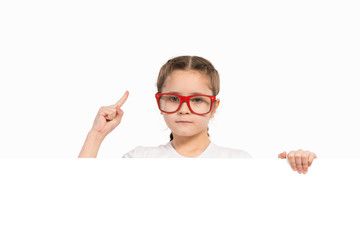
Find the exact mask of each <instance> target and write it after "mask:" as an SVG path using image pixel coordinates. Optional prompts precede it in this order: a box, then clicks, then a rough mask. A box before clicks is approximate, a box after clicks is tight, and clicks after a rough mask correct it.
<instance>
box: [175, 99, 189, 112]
mask: <svg viewBox="0 0 360 240" xmlns="http://www.w3.org/2000/svg"><path fill="white" fill-rule="evenodd" d="M184 106H185V107H184ZM190 112H191V111H190V109H189V106H188V103H187V102H185V101H184V102H182V104H181V106H180V109H179V111H178V113H179V114H189V113H190Z"/></svg>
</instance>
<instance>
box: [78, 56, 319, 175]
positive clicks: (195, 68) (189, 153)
mask: <svg viewBox="0 0 360 240" xmlns="http://www.w3.org/2000/svg"><path fill="white" fill-rule="evenodd" d="M157 90H158V92H157V94H156V95H155V98H156V101H157V103H158V107H159V110H160V112H161V114H162V115H163V117H164V120H165V122H166V124H167V126H168V127H169V129H170V130H171V134H170V141H169V142H168V143H167V144H165V145H160V146H157V147H137V148H135V149H133V150H132V151H130V152H128V153H126V154H125V155H124V156H123V157H131V158H143V157H149V158H158V157H166V158H171V157H202V158H211V157H213V158H246V157H251V156H250V155H249V154H248V153H246V152H244V151H242V150H238V149H231V148H226V147H221V146H218V145H215V144H214V143H212V142H211V141H210V139H209V134H208V123H209V120H210V119H211V118H213V117H214V114H215V112H216V110H217V108H218V107H219V104H220V99H217V98H216V96H217V95H218V93H219V90H220V79H219V74H218V72H217V70H216V69H215V68H214V66H213V65H212V64H211V63H210V62H209V61H208V60H206V59H204V58H202V57H197V56H180V57H175V58H173V59H170V60H169V61H167V63H165V64H164V65H163V66H162V67H161V69H160V73H159V76H158V80H157ZM128 96H129V92H128V91H126V92H125V94H124V95H123V97H122V98H121V99H120V100H119V101H118V102H117V103H116V104H114V105H111V106H107V107H101V108H100V110H99V112H98V114H97V116H96V118H95V121H94V123H93V127H92V129H91V130H90V132H89V133H88V135H87V138H86V140H85V143H84V146H83V148H82V149H81V152H80V154H79V157H96V156H97V153H98V150H99V148H100V145H101V143H102V141H103V140H104V138H105V137H106V136H107V134H109V133H110V132H111V131H112V130H113V129H114V128H115V127H117V126H118V125H119V124H120V122H121V118H122V116H123V114H124V112H123V111H122V110H121V106H122V105H123V104H124V103H125V101H126V99H127V98H128ZM278 157H279V158H286V157H287V158H288V161H289V162H290V165H291V167H292V169H293V170H294V171H298V172H299V173H306V172H307V171H308V167H310V166H311V164H312V162H313V160H314V159H315V158H316V155H315V154H314V153H312V152H309V151H303V150H301V149H300V150H298V151H290V152H289V154H286V152H283V153H280V154H279V156H278Z"/></svg>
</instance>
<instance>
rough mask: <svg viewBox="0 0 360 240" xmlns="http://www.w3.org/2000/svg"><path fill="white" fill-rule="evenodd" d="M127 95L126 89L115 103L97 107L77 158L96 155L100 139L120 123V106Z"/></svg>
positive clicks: (121, 112)
mask: <svg viewBox="0 0 360 240" xmlns="http://www.w3.org/2000/svg"><path fill="white" fill-rule="evenodd" d="M128 96H129V92H128V91H126V92H125V93H124V95H123V96H122V97H121V99H120V100H119V101H118V102H117V103H115V104H114V105H110V106H106V107H101V108H100V109H99V111H98V113H97V115H96V117H95V120H94V123H93V126H92V128H91V130H90V131H89V133H88V135H87V137H86V140H85V143H84V145H83V147H82V149H81V151H80V154H79V158H95V157H96V156H97V154H98V151H99V149H100V146H101V143H102V141H103V140H104V139H105V137H106V136H107V135H108V134H109V133H110V132H111V131H112V130H114V129H115V128H116V127H117V126H118V125H119V124H120V122H121V118H122V116H123V114H124V112H123V111H122V110H121V106H122V105H123V104H124V103H125V101H126V99H127V98H128Z"/></svg>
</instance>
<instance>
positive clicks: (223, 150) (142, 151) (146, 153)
mask: <svg viewBox="0 0 360 240" xmlns="http://www.w3.org/2000/svg"><path fill="white" fill-rule="evenodd" d="M123 158H185V157H184V156H182V155H180V154H179V153H178V152H177V151H176V150H175V149H174V147H173V145H172V144H171V142H168V143H167V144H165V145H159V146H157V147H143V146H138V147H136V148H134V149H133V150H131V151H130V152H128V153H126V154H124V156H123ZM198 158H252V157H251V156H250V154H248V153H247V152H245V151H243V150H240V149H233V148H227V147H221V146H218V145H216V144H214V143H213V142H210V144H209V146H208V147H207V148H206V149H205V151H204V152H202V153H201V154H200V155H199V156H198Z"/></svg>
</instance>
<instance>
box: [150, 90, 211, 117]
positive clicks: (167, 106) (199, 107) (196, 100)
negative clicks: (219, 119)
mask: <svg viewBox="0 0 360 240" xmlns="http://www.w3.org/2000/svg"><path fill="white" fill-rule="evenodd" d="M155 97H156V100H157V103H158V106H159V109H160V111H162V112H164V113H175V112H177V111H178V110H179V109H180V107H181V105H182V103H183V102H186V103H187V105H188V107H189V109H190V111H191V112H192V113H194V114H197V115H205V114H208V113H209V112H211V109H212V107H213V105H214V101H216V97H215V96H211V95H191V96H186V97H185V96H181V95H177V94H173V93H157V94H155Z"/></svg>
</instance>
